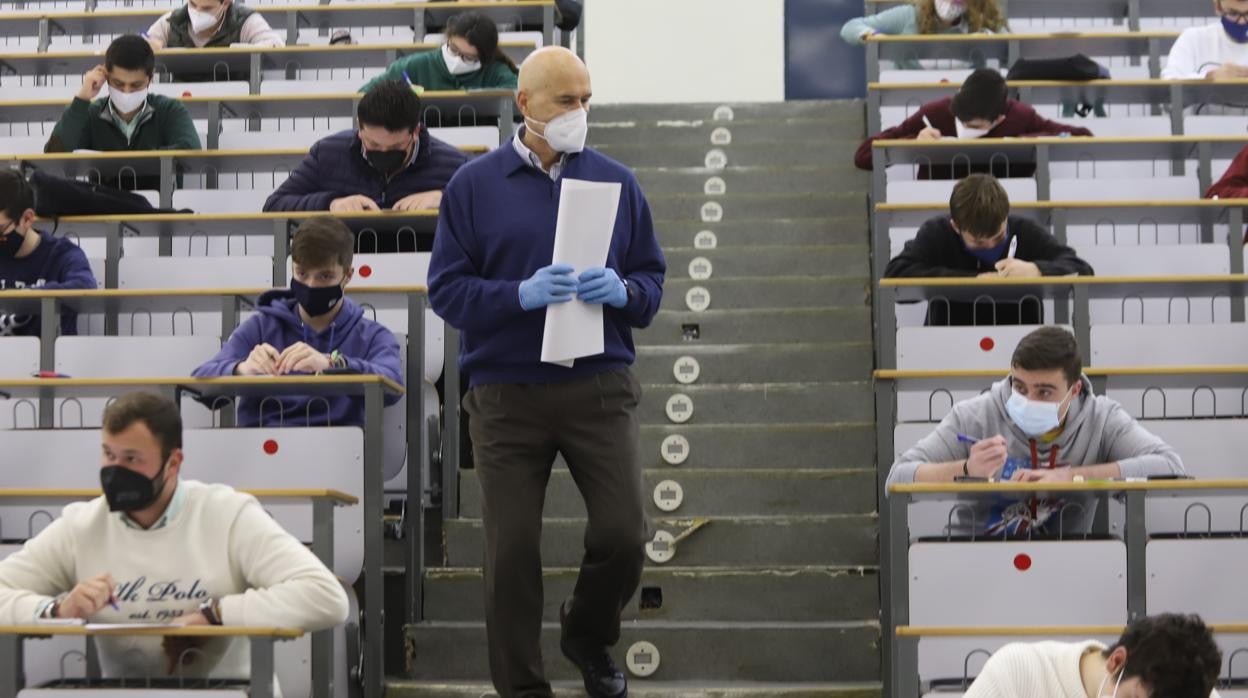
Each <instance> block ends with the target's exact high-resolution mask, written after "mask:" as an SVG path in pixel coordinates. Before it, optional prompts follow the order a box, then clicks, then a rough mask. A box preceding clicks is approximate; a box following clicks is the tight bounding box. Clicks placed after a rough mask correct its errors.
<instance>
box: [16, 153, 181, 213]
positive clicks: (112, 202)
mask: <svg viewBox="0 0 1248 698" xmlns="http://www.w3.org/2000/svg"><path fill="white" fill-rule="evenodd" d="M22 170H23V172H24V173H25V175H26V181H28V182H30V186H31V188H32V189H34V190H35V214H36V215H38V216H40V217H41V218H60V217H61V216H117V215H126V214H131V213H137V214H143V213H149V214H150V213H191V212H192V211H190V210H189V209H182V210H178V209H172V208H156V207H155V206H152V204H151V202H150V201H148V200H147V199H145V198H143V197H142V196H139V195H138V194H135V193H134V192H128V191H122V190H120V189H114V188H113V187H107V186H104V185H102V184H92V183H91V182H83V181H80V180H77V179H69V178H66V177H60V176H57V175H54V174H48V173H47V172H43V171H42V170H39V169H37V168H35V167H34V166H32V165H30V164H29V163H24V164H23V166H22Z"/></svg>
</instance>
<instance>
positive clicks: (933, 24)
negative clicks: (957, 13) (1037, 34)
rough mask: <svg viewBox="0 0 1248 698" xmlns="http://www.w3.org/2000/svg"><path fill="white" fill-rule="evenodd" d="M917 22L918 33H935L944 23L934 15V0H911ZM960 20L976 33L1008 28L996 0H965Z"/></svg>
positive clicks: (970, 30)
mask: <svg viewBox="0 0 1248 698" xmlns="http://www.w3.org/2000/svg"><path fill="white" fill-rule="evenodd" d="M911 1H912V2H913V3H914V10H915V14H916V16H917V18H918V22H919V33H920V34H935V33H937V32H938V31H940V29H941V27H943V26H944V23H943V22H941V21H940V17H937V16H936V2H935V0H911ZM962 22H963V23H964V25H965V26H966V29H967V31H968V32H970V33H972V34H977V33H979V32H982V31H990V32H1003V31H1007V30H1008V29H1009V24H1007V23H1006V21H1005V15H1003V14H1002V13H1001V7H1000V6H999V5H997V0H966V13H965V14H963V15H962Z"/></svg>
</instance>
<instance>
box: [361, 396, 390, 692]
mask: <svg viewBox="0 0 1248 698" xmlns="http://www.w3.org/2000/svg"><path fill="white" fill-rule="evenodd" d="M382 390H383V387H382V385H381V384H380V383H373V384H371V385H367V386H365V388H364V667H363V671H364V698H381V695H382V681H383V680H384V679H385V652H384V651H383V650H384V642H385V640H384V638H385V634H384V632H383V629H382V623H384V622H385V610H384V608H383V606H384V601H385V585H384V583H383V581H384V580H383V579H382V576H381V557H382V540H383V539H382V527H383V525H384V522H383V521H382V519H381V509H382V499H383V497H384V493H383V492H382V488H383V487H384V485H385V483H384V482H382V473H381V470H382V465H383V460H384V458H385V452H384V451H385V449H384V448H383V445H382V431H383V427H382V414H381V409H382Z"/></svg>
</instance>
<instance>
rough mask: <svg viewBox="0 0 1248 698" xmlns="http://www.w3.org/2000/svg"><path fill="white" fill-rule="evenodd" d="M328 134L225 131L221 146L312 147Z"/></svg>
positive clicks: (238, 148)
mask: <svg viewBox="0 0 1248 698" xmlns="http://www.w3.org/2000/svg"><path fill="white" fill-rule="evenodd" d="M327 135H329V134H328V133H325V132H319V131H313V130H306V131H305V130H302V129H300V130H293V131H223V132H222V133H221V141H220V147H221V150H251V149H269V148H311V147H312V144H313V143H316V142H317V141H319V140H320V139H322V138H324V137H325V136H327ZM262 203H263V202H262ZM256 210H259V209H256Z"/></svg>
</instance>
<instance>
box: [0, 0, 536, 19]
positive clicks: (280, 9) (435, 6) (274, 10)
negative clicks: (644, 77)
mask: <svg viewBox="0 0 1248 698" xmlns="http://www.w3.org/2000/svg"><path fill="white" fill-rule="evenodd" d="M554 4H555V2H554V0H500V1H499V2H480V1H471V0H469V1H466V2H394V3H363V2H361V3H340V4H336V5H333V4H329V5H312V4H308V5H265V6H262V7H260V8H258V9H259V10H260V12H261V14H274V15H276V14H278V13H285V12H306V13H310V14H315V13H321V12H378V11H394V10H410V11H416V10H464V9H476V10H490V9H500V10H508V9H510V10H516V9H526V8H534V9H540V8H543V7H553V6H554ZM171 9H174V8H170V7H146V8H125V9H119V10H96V11H94V12H86V11H65V12H3V13H0V21H3V20H6V19H29V18H32V17H33V18H37V19H44V18H46V19H52V20H66V19H96V18H114V17H152V16H156V17H159V16H160V15H163V14H164V13H166V12H169V11H170V10H171Z"/></svg>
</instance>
